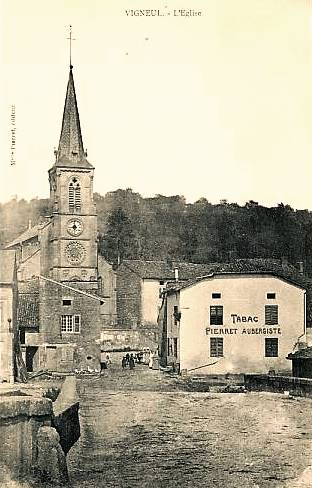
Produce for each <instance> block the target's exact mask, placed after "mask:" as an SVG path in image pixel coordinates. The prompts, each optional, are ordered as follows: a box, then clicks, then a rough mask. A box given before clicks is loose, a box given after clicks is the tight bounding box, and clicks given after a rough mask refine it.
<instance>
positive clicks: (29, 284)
mask: <svg viewBox="0 0 312 488" xmlns="http://www.w3.org/2000/svg"><path fill="white" fill-rule="evenodd" d="M18 293H19V294H20V295H21V294H25V293H37V294H39V277H35V278H32V279H29V280H27V281H19V283H18Z"/></svg>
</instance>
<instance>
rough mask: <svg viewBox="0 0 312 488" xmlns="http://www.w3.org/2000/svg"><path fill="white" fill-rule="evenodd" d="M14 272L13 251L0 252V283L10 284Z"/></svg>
mask: <svg viewBox="0 0 312 488" xmlns="http://www.w3.org/2000/svg"><path fill="white" fill-rule="evenodd" d="M14 271H15V251H7V250H3V251H0V283H2V284H12V283H13V281H14Z"/></svg>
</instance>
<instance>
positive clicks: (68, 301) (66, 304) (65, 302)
mask: <svg viewBox="0 0 312 488" xmlns="http://www.w3.org/2000/svg"><path fill="white" fill-rule="evenodd" d="M71 304H72V300H71V298H63V306H69V305H71Z"/></svg>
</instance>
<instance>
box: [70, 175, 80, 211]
mask: <svg viewBox="0 0 312 488" xmlns="http://www.w3.org/2000/svg"><path fill="white" fill-rule="evenodd" d="M68 205H69V212H70V213H79V212H80V210H81V188H80V183H79V180H78V179H77V178H75V177H74V178H72V179H71V180H70V182H69V187H68Z"/></svg>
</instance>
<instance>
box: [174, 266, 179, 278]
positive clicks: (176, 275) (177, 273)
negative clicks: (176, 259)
mask: <svg viewBox="0 0 312 488" xmlns="http://www.w3.org/2000/svg"><path fill="white" fill-rule="evenodd" d="M174 279H175V281H179V269H178V268H174Z"/></svg>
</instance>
